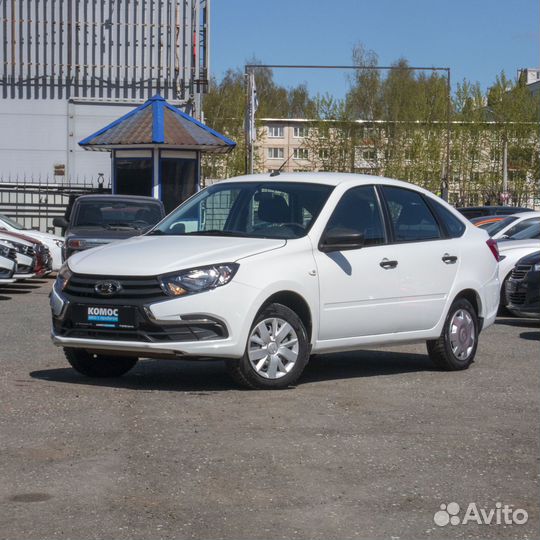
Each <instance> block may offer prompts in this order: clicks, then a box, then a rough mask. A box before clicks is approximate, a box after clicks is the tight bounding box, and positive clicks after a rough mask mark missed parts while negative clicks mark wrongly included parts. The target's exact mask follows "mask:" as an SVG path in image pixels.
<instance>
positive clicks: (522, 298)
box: [506, 251, 540, 319]
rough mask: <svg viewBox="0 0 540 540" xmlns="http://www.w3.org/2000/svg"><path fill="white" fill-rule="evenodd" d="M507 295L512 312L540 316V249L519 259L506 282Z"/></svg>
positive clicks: (527, 315)
mask: <svg viewBox="0 0 540 540" xmlns="http://www.w3.org/2000/svg"><path fill="white" fill-rule="evenodd" d="M506 297H507V298H508V304H507V309H508V311H510V312H511V313H512V314H514V315H516V316H517V317H530V318H534V319H538V318H540V251H535V252H534V253H531V254H530V255H526V256H525V257H522V258H521V259H519V261H518V262H517V264H516V266H515V267H514V269H513V270H512V273H511V274H510V278H509V279H508V281H507V282H506Z"/></svg>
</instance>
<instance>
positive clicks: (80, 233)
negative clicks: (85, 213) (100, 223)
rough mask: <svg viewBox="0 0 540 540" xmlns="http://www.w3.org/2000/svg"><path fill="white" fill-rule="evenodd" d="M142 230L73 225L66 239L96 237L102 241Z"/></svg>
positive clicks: (129, 235)
mask: <svg viewBox="0 0 540 540" xmlns="http://www.w3.org/2000/svg"><path fill="white" fill-rule="evenodd" d="M143 232H144V231H142V230H137V229H128V228H126V229H112V230H109V229H103V228H101V227H73V228H70V229H69V231H68V233H67V235H66V239H68V238H97V239H99V240H103V241H104V242H107V241H108V242H112V241H113V240H124V239H125V238H131V237H132V236H138V235H140V234H142V233H143Z"/></svg>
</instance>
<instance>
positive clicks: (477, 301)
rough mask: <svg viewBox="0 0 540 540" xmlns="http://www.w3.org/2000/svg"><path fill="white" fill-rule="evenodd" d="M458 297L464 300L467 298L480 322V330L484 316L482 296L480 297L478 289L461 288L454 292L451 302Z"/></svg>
mask: <svg viewBox="0 0 540 540" xmlns="http://www.w3.org/2000/svg"><path fill="white" fill-rule="evenodd" d="M460 298H464V299H465V300H468V301H469V302H470V303H471V305H472V307H473V308H474V310H475V311H476V316H477V317H478V322H479V324H480V330H481V329H482V323H483V320H484V317H483V309H484V308H483V305H482V298H481V297H480V294H479V293H478V291H476V290H474V289H463V290H461V291H460V292H458V293H457V294H456V296H455V297H454V300H453V302H455V301H456V300H459V299H460ZM453 302H452V303H453Z"/></svg>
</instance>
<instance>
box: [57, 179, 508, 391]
mask: <svg viewBox="0 0 540 540" xmlns="http://www.w3.org/2000/svg"><path fill="white" fill-rule="evenodd" d="M497 261H498V252H497V245H496V242H495V240H493V239H491V238H489V236H488V235H487V233H486V232H485V231H482V230H480V229H478V228H477V227H474V226H473V225H472V224H471V223H470V222H468V221H467V220H466V219H465V218H464V217H463V216H461V215H460V214H459V213H458V212H456V210H455V209H454V208H452V207H451V206H449V205H448V204H447V203H445V202H444V201H442V200H441V199H439V198H438V197H436V196H435V195H433V194H432V193H430V192H428V191H426V190H424V189H422V188H420V187H418V186H414V185H412V184H409V183H406V182H400V181H397V180H391V179H387V178H382V177H378V176H368V175H358V174H338V173H326V172H325V173H296V174H294V173H288V174H278V175H276V174H273V175H268V174H264V175H252V176H245V177H239V178H232V179H228V180H225V181H222V182H219V183H217V184H214V185H212V186H209V187H207V188H206V189H204V190H202V191H200V192H198V193H197V194H196V195H194V196H193V197H191V198H190V199H188V200H187V201H186V202H184V203H183V204H182V205H180V206H179V207H178V208H177V209H176V210H174V211H173V212H171V213H170V214H169V215H168V216H167V217H166V218H165V219H164V220H163V221H161V222H160V223H159V224H158V225H157V226H156V227H154V228H153V229H152V230H151V231H149V232H148V233H147V234H145V235H143V236H139V237H135V238H131V239H129V240H126V241H124V242H117V243H115V244H110V245H107V246H101V247H98V248H96V249H93V250H91V251H90V252H89V253H79V254H76V255H73V256H72V257H70V258H69V259H68V260H67V261H66V263H65V264H64V266H63V267H62V269H61V270H60V272H59V273H58V277H57V280H56V283H55V285H54V288H53V291H52V293H51V297H50V301H51V311H52V319H53V328H52V339H53V342H54V343H55V344H56V345H59V346H61V347H63V348H64V351H65V354H66V357H67V360H68V362H70V364H71V365H72V367H73V368H74V369H76V370H77V371H79V372H80V373H83V374H85V375H89V376H98V377H99V376H101V377H107V376H109V377H110V376H119V375H122V374H124V373H126V372H127V371H129V370H130V369H131V368H132V367H133V366H134V365H135V364H136V363H137V361H138V358H139V357H144V358H148V357H157V358H163V357H167V358H171V359H174V358H178V359H182V358H189V357H195V358H198V357H215V358H223V359H226V365H227V368H228V370H229V372H230V374H231V375H232V377H233V378H234V379H235V380H236V381H237V382H239V383H240V384H242V385H244V386H247V387H250V388H267V389H277V388H284V387H287V386H289V385H291V384H294V383H295V382H296V381H297V380H298V378H299V377H300V375H301V374H302V372H303V370H304V368H305V366H306V364H307V362H308V360H309V356H310V354H322V353H325V352H340V351H351V350H355V349H358V348H363V347H370V346H374V345H383V344H386V345H388V344H390V343H405V342H418V341H425V342H427V350H428V354H429V356H430V358H431V359H432V360H433V362H434V363H435V364H436V365H438V366H439V367H440V368H442V369H446V370H461V369H466V368H467V367H469V365H470V364H471V362H472V361H473V360H474V356H475V354H476V349H477V346H478V341H479V335H480V332H481V331H482V329H484V328H487V327H488V326H490V325H491V324H493V322H494V320H495V317H496V314H497V308H498V305H499V278H498V262H497Z"/></svg>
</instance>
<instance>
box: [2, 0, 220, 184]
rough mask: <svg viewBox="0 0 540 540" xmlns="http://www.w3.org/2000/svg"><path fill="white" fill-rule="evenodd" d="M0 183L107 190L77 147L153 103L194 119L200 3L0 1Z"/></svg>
mask: <svg viewBox="0 0 540 540" xmlns="http://www.w3.org/2000/svg"><path fill="white" fill-rule="evenodd" d="M0 15H1V18H2V22H0V43H2V48H1V49H0V60H1V61H2V67H0V182H15V181H17V182H22V181H25V182H37V181H39V180H41V181H49V182H51V181H52V182H58V183H68V182H92V183H94V184H96V183H97V181H98V179H99V178H102V179H104V180H105V182H108V180H109V176H110V170H111V167H110V156H109V154H108V153H96V152H86V151H84V150H83V149H81V148H80V147H79V145H78V142H79V141H80V140H82V139H83V138H85V137H86V136H88V135H89V134H91V133H93V132H95V131H96V130H98V129H99V128H101V127H103V126H104V125H106V124H108V123H109V122H112V121H113V120H115V119H117V118H118V117H120V116H122V115H123V114H125V113H127V112H128V111H129V110H130V109H131V108H133V107H134V106H137V105H140V104H141V103H143V102H144V101H145V100H147V99H148V98H149V97H151V96H153V95H155V94H160V95H162V96H163V97H164V98H165V99H167V100H168V101H169V102H170V103H173V104H174V105H177V106H179V107H181V108H182V109H183V110H184V111H186V112H188V113H189V114H191V115H193V116H195V117H196V118H197V117H200V111H201V96H202V94H203V93H204V91H205V90H206V88H207V84H208V78H209V74H208V68H209V23H210V0H94V1H86V0H70V1H69V2H65V1H63V0H10V1H9V2H8V1H6V0H4V1H1V2H0Z"/></svg>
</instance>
